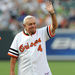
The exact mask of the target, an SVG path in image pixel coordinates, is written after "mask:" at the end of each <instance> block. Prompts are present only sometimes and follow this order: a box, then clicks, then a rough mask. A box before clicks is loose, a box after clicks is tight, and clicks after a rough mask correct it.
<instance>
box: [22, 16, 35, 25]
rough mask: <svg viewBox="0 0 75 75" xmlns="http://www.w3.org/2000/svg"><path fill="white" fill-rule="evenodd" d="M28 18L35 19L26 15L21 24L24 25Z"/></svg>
mask: <svg viewBox="0 0 75 75" xmlns="http://www.w3.org/2000/svg"><path fill="white" fill-rule="evenodd" d="M30 18H35V17H34V16H31V15H28V16H26V17H25V18H24V19H23V24H26V20H27V19H30Z"/></svg>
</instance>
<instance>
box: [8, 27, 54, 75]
mask: <svg viewBox="0 0 75 75" xmlns="http://www.w3.org/2000/svg"><path fill="white" fill-rule="evenodd" d="M51 29H52V28H51V26H48V27H47V26H46V27H43V28H40V29H37V30H36V33H35V34H33V35H30V36H28V35H26V34H25V33H24V31H21V32H20V33H18V34H17V35H16V36H15V38H14V40H13V42H12V45H11V47H10V49H9V52H8V55H10V56H13V57H18V75H52V74H51V71H50V68H49V65H48V62H47V57H46V43H45V42H46V41H47V40H48V39H50V38H51V37H53V36H54V35H52V33H51Z"/></svg>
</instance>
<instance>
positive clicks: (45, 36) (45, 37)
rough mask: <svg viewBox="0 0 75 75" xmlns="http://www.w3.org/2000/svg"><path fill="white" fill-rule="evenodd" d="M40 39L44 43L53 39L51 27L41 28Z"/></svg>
mask: <svg viewBox="0 0 75 75" xmlns="http://www.w3.org/2000/svg"><path fill="white" fill-rule="evenodd" d="M42 34H43V35H42V37H43V40H44V41H47V40H49V39H50V38H52V37H54V36H55V34H52V25H49V26H46V27H43V28H42Z"/></svg>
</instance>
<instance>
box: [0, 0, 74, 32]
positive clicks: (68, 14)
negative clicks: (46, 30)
mask: <svg viewBox="0 0 75 75" xmlns="http://www.w3.org/2000/svg"><path fill="white" fill-rule="evenodd" d="M46 1H47V0H0V30H11V31H15V32H17V31H20V30H22V29H23V25H22V21H23V18H24V17H25V16H27V15H29V14H30V15H33V16H35V17H36V18H37V20H36V21H37V27H38V28H39V27H42V26H46V25H50V24H51V17H50V14H49V13H48V12H47V10H46V9H45V2H46ZM53 5H54V8H55V13H56V16H57V21H58V28H68V29H75V1H74V0H54V4H53Z"/></svg>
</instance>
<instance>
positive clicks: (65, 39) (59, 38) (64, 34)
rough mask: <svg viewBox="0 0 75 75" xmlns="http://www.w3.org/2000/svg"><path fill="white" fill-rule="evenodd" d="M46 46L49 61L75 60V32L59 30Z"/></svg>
mask: <svg viewBox="0 0 75 75" xmlns="http://www.w3.org/2000/svg"><path fill="white" fill-rule="evenodd" d="M46 45H47V46H46V47H47V48H46V49H47V55H48V60H75V30H68V29H59V30H57V31H56V36H55V37H54V38H51V40H48V41H47V43H46Z"/></svg>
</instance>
